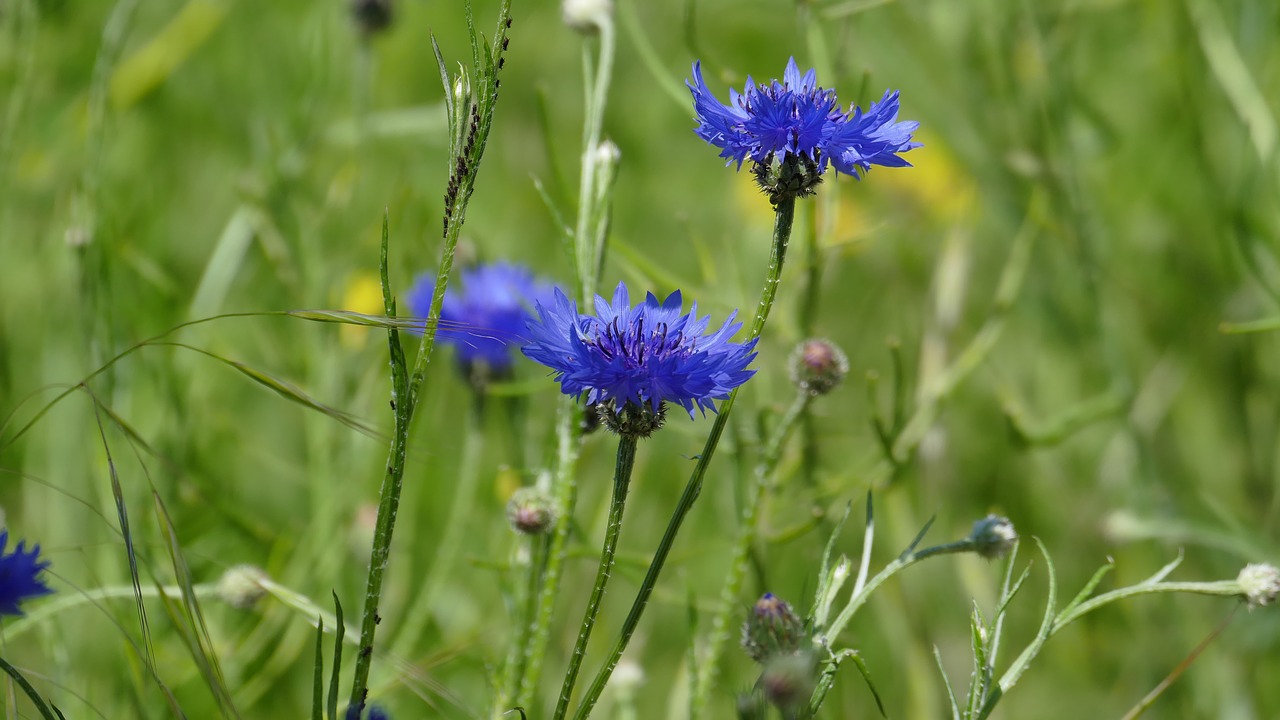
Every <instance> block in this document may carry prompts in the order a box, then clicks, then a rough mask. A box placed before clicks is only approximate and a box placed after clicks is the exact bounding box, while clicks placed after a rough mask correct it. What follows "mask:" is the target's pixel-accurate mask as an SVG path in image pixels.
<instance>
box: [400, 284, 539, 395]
mask: <svg viewBox="0 0 1280 720" xmlns="http://www.w3.org/2000/svg"><path fill="white" fill-rule="evenodd" d="M458 285H459V286H460V288H461V291H460V292H455V291H454V289H453V288H452V287H450V288H449V289H448V290H446V291H445V294H444V303H443V305H442V306H441V308H440V321H441V322H440V327H439V329H438V330H437V331H436V337H437V338H439V339H440V341H441V342H444V343H447V344H449V345H453V346H454V347H456V348H457V351H458V362H459V363H460V364H461V365H462V367H463V369H464V371H466V372H467V374H468V375H474V374H475V373H476V372H477V371H481V372H482V373H483V374H484V375H496V376H505V375H508V374H509V373H510V371H511V365H512V355H511V348H512V346H513V345H515V344H517V343H519V342H521V340H522V339H523V338H524V337H525V335H526V332H525V325H526V323H528V321H529V320H530V319H532V317H533V315H532V312H531V311H532V310H533V308H534V306H535V304H536V303H537V302H538V301H539V300H540V299H544V298H549V297H550V294H551V286H550V285H549V284H547V283H544V282H542V281H540V280H538V279H537V278H535V277H534V275H533V273H532V272H530V271H529V270H528V269H526V268H523V267H520V266H519V265H514V264H511V263H503V262H498V263H492V264H487V265H478V266H476V267H474V268H471V269H468V270H463V271H462V272H461V273H460V277H459V282H458ZM434 293H435V276H434V275H423V276H421V277H419V278H418V280H417V281H416V282H415V283H414V285H413V287H412V288H411V289H410V290H409V294H408V296H407V298H406V302H407V303H408V306H409V311H410V312H412V313H413V314H414V315H418V316H420V317H425V316H426V314H427V311H428V310H429V309H430V307H431V296H432V294H434Z"/></svg>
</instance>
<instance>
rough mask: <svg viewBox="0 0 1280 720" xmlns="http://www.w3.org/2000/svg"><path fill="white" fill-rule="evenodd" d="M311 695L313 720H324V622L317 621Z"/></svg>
mask: <svg viewBox="0 0 1280 720" xmlns="http://www.w3.org/2000/svg"><path fill="white" fill-rule="evenodd" d="M313 674H314V681H315V682H314V687H313V688H312V694H311V720H324V620H321V619H317V621H316V659H315V670H314V673H313Z"/></svg>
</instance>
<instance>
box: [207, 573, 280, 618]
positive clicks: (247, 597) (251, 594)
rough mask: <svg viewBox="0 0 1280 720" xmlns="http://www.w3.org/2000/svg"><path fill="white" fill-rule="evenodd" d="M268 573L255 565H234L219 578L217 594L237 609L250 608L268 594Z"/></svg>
mask: <svg viewBox="0 0 1280 720" xmlns="http://www.w3.org/2000/svg"><path fill="white" fill-rule="evenodd" d="M270 579H271V578H269V577H268V576H267V574H266V573H265V572H264V571H263V570H262V568H259V567H257V566H254V565H234V566H232V567H230V568H228V569H227V571H226V572H224V573H222V577H221V578H219V579H218V588H217V594H218V597H219V598H221V599H222V601H223V602H225V603H226V604H228V605H230V606H231V607H233V608H235V609H237V610H248V609H249V608H251V607H253V606H254V605H256V604H257V602H258V601H259V600H261V599H262V598H263V596H264V595H266V594H267V589H266V588H265V587H263V584H262V583H263V581H264V580H270Z"/></svg>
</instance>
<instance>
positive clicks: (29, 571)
mask: <svg viewBox="0 0 1280 720" xmlns="http://www.w3.org/2000/svg"><path fill="white" fill-rule="evenodd" d="M8 546H9V531H8V530H0V615H22V614H23V613H22V603H24V602H26V601H27V600H29V599H31V598H34V597H40V596H41V595H48V594H49V593H52V592H53V589H52V588H50V587H49V586H48V585H45V584H44V580H43V578H41V577H40V575H41V573H43V572H44V569H45V568H47V567H49V562H48V561H47V560H41V559H40V558H39V555H40V546H39V545H32V546H31V550H30V551H27V549H26V541H25V540H23V541H19V542H18V545H17V547H15V548H14V549H13V552H11V553H9V552H5V548H7V547H8Z"/></svg>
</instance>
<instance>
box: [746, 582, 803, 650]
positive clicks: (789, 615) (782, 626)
mask: <svg viewBox="0 0 1280 720" xmlns="http://www.w3.org/2000/svg"><path fill="white" fill-rule="evenodd" d="M806 636H807V634H806V633H805V627H804V621H803V620H801V619H800V616H799V615H796V612H795V611H794V610H792V609H791V606H790V605H788V604H787V602H786V601H785V600H782V599H781V598H779V597H777V596H776V595H774V594H773V593H765V594H764V595H763V596H762V597H761V598H760V599H759V600H757V601H756V604H755V605H754V606H753V607H752V608H751V612H750V614H748V615H747V621H746V622H745V623H743V624H742V649H743V650H746V651H747V654H748V655H750V656H751V659H752V660H755V661H756V662H759V663H763V662H765V661H766V660H768V659H769V658H770V657H773V656H774V655H779V654H788V653H794V652H795V651H796V650H799V649H800V647H801V646H802V645H803V643H804V640H805V637H806Z"/></svg>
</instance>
